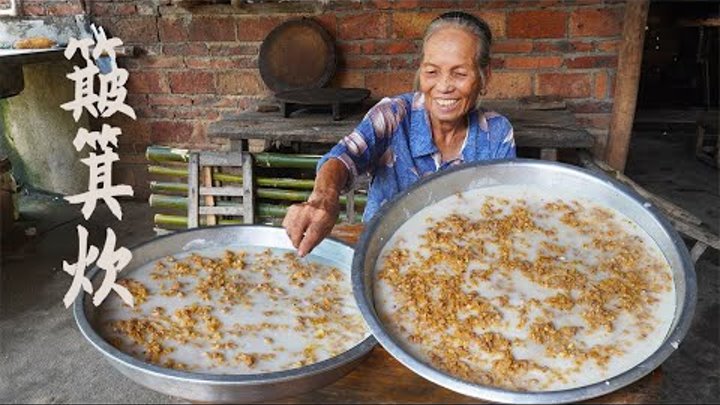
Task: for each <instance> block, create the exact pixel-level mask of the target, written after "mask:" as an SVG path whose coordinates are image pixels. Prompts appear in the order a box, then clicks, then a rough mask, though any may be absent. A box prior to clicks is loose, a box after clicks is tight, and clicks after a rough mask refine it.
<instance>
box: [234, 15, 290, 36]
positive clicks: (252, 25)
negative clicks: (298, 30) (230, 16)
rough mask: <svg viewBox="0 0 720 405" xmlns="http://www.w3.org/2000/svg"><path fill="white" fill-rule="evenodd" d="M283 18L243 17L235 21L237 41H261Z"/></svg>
mask: <svg viewBox="0 0 720 405" xmlns="http://www.w3.org/2000/svg"><path fill="white" fill-rule="evenodd" d="M283 21H285V18H282V17H258V16H253V17H243V18H240V19H238V20H237V38H238V41H262V40H263V39H265V37H266V36H267V35H268V34H269V33H270V31H272V30H273V28H275V27H277V26H278V25H280V24H281V23H282V22H283Z"/></svg>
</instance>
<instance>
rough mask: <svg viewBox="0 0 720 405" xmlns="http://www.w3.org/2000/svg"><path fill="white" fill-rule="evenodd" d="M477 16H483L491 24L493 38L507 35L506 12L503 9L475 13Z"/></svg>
mask: <svg viewBox="0 0 720 405" xmlns="http://www.w3.org/2000/svg"><path fill="white" fill-rule="evenodd" d="M474 14H475V15H476V16H478V17H480V18H482V19H483V20H484V21H485V22H486V23H487V24H488V26H490V32H492V37H493V40H494V39H496V38H503V37H505V35H506V32H505V25H506V24H505V13H504V12H502V11H482V12H479V13H474Z"/></svg>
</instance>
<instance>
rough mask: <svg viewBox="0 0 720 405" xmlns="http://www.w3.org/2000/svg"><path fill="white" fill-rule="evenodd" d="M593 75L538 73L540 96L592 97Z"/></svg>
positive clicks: (538, 93)
mask: <svg viewBox="0 0 720 405" xmlns="http://www.w3.org/2000/svg"><path fill="white" fill-rule="evenodd" d="M591 81H592V80H591V76H590V75H589V74H585V73H566V74H563V73H540V74H538V75H537V83H536V86H537V91H536V93H535V94H537V95H538V96H562V97H568V98H584V97H590V94H591V88H592V85H591Z"/></svg>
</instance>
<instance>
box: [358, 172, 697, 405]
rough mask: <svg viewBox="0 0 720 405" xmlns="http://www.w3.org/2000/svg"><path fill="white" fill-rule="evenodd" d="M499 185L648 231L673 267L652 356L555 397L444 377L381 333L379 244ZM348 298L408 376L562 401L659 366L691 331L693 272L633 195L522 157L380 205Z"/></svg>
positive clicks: (504, 395)
mask: <svg viewBox="0 0 720 405" xmlns="http://www.w3.org/2000/svg"><path fill="white" fill-rule="evenodd" d="M498 185H514V186H517V187H520V188H522V187H526V186H534V187H539V188H541V189H542V190H547V193H548V195H549V196H553V195H557V196H562V195H566V194H571V195H572V194H574V195H576V196H583V197H584V198H586V199H589V200H591V201H595V202H597V203H599V204H603V205H606V206H609V207H610V208H614V209H616V210H618V211H619V212H621V213H623V214H624V215H626V216H627V217H628V218H630V219H631V220H633V221H635V223H636V224H637V225H638V226H640V227H641V228H642V229H643V230H644V231H645V232H647V233H648V234H649V235H650V236H651V237H652V238H653V239H654V240H655V242H656V243H657V244H658V246H659V247H660V250H661V251H662V252H663V253H664V254H665V257H666V259H667V260H668V262H669V263H670V266H671V268H672V272H673V276H674V280H675V292H676V302H677V304H676V307H675V314H674V319H673V322H672V325H671V327H670V332H669V333H668V336H667V337H666V338H665V340H664V342H663V344H662V345H661V347H660V348H658V349H657V350H656V351H655V352H654V353H653V354H652V355H651V356H649V357H648V358H647V359H645V360H644V361H643V362H641V363H640V364H638V365H637V366H635V367H634V368H632V369H630V370H628V371H626V372H624V373H622V374H620V375H618V376H615V377H613V378H610V379H608V380H606V381H603V382H599V383H596V384H593V385H588V386H584V387H579V388H575V389H569V390H562V391H545V392H518V391H510V390H505V389H499V388H495V387H489V386H482V385H478V384H473V383H470V382H467V381H464V380H460V379H458V378H455V377H453V376H451V375H449V374H447V373H444V372H442V371H440V370H438V369H436V368H434V367H432V366H430V365H428V364H426V363H424V362H422V361H420V360H418V359H417V358H415V357H414V356H412V355H411V354H410V353H409V352H407V351H406V350H405V349H404V348H403V347H402V345H401V344H399V343H398V342H397V341H396V340H395V338H394V337H393V336H392V335H391V334H390V333H389V332H388V331H387V330H386V328H385V326H384V325H383V323H382V321H381V320H380V319H379V317H378V314H377V312H376V311H375V308H374V299H373V288H372V286H373V274H374V271H375V265H376V262H377V259H378V256H379V254H380V252H381V251H382V249H383V247H384V246H385V243H386V242H387V241H388V240H389V239H390V237H391V236H392V235H393V234H394V233H395V231H396V230H397V229H398V228H400V226H401V225H402V224H403V223H405V222H406V221H407V220H408V219H409V218H410V217H411V216H413V215H414V214H415V213H417V212H418V211H420V210H422V209H423V208H425V207H427V206H429V205H432V204H433V203H435V202H437V201H440V200H442V199H444V198H446V197H449V196H451V195H453V194H456V193H459V192H463V191H466V190H472V189H477V188H486V187H493V186H498ZM352 282H353V293H354V295H355V299H356V301H357V302H358V306H359V308H360V312H361V313H362V315H363V317H364V318H365V321H366V322H367V324H368V326H369V327H370V330H371V331H372V333H373V335H374V336H375V338H376V339H377V340H378V342H379V343H380V344H381V345H382V346H383V347H384V348H385V349H386V350H387V351H388V352H389V353H390V354H391V355H392V356H394V357H395V358H396V359H397V360H398V361H400V362H401V363H402V364H404V365H405V366H406V367H408V368H410V369H411V370H413V371H414V372H415V373H417V374H419V375H421V376H423V377H424V378H426V379H428V380H430V381H432V382H434V383H436V384H439V385H441V386H443V387H445V388H448V389H450V390H453V391H456V392H458V393H461V394H464V395H468V396H471V397H475V398H480V399H484V400H489V401H494V402H505V403H518V404H530V403H567V402H576V401H581V400H584V399H589V398H594V397H598V396H601V395H605V394H608V393H610V392H612V391H615V390H617V389H619V388H622V387H624V386H626V385H628V384H631V383H633V382H634V381H637V380H639V379H640V378H642V377H643V376H645V375H646V374H648V373H649V372H651V371H652V370H654V369H655V368H656V367H657V366H659V365H660V364H661V363H662V362H663V361H664V360H665V359H666V358H667V357H668V356H670V355H671V354H672V353H673V351H675V350H676V349H677V347H678V345H679V343H680V341H681V340H682V339H683V338H684V337H685V334H686V333H687V331H688V328H689V327H690V323H691V320H692V316H693V312H694V310H695V304H696V301H697V281H696V277H695V269H694V267H693V264H692V261H691V260H690V255H689V253H688V251H687V248H686V247H685V244H684V242H683V240H682V239H681V238H680V236H679V235H678V233H677V232H676V231H675V230H674V229H673V228H672V227H671V226H670V224H669V223H668V222H667V220H665V219H664V218H663V217H662V216H661V215H660V214H659V212H658V211H657V210H656V209H655V208H654V207H653V206H652V205H651V203H650V202H648V201H646V200H645V199H643V198H642V197H640V196H639V195H638V194H636V193H635V192H634V191H632V190H630V189H629V188H627V187H625V186H624V185H622V184H619V183H617V182H615V181H614V180H611V179H610V178H609V177H600V176H598V175H596V174H593V173H590V172H589V171H586V170H582V169H579V168H577V167H574V166H570V165H566V164H561V163H555V162H548V161H539V160H529V159H516V160H506V161H494V162H479V163H474V164H470V165H464V166H459V167H457V168H453V169H450V170H447V171H443V172H440V173H436V174H434V175H432V176H429V177H427V178H426V179H424V180H423V181H421V182H419V183H417V184H415V185H414V186H413V187H411V188H410V189H408V190H407V191H405V192H403V193H402V194H401V195H399V196H397V197H396V198H394V199H393V200H392V201H390V202H389V203H387V204H385V205H384V206H383V207H382V209H381V210H380V211H379V212H378V213H377V214H376V215H375V217H374V219H373V220H372V221H371V222H370V224H369V225H368V226H366V229H365V231H364V233H363V235H362V236H361V238H360V242H359V243H358V244H357V245H356V249H355V257H354V259H353V269H352Z"/></svg>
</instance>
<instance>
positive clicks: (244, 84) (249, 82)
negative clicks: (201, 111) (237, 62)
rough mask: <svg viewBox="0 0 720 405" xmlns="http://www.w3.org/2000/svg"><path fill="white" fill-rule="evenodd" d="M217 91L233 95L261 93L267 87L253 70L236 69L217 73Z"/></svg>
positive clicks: (265, 91)
mask: <svg viewBox="0 0 720 405" xmlns="http://www.w3.org/2000/svg"><path fill="white" fill-rule="evenodd" d="M217 90H218V93H220V94H235V95H261V94H265V93H268V89H267V88H266V87H265V84H264V83H263V82H262V79H261V78H260V74H259V73H258V72H257V71H255V70H249V71H236V72H226V73H220V74H218V86H217Z"/></svg>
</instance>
